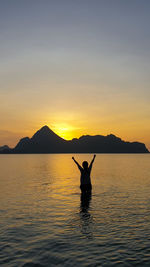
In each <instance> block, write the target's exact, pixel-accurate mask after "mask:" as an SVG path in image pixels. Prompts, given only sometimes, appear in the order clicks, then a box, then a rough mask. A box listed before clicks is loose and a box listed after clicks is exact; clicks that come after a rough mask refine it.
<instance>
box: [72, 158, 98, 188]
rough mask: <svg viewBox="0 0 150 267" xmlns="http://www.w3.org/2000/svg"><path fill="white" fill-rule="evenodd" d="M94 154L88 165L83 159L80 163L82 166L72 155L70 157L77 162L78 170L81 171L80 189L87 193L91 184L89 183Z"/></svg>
mask: <svg viewBox="0 0 150 267" xmlns="http://www.w3.org/2000/svg"><path fill="white" fill-rule="evenodd" d="M95 157H96V155H94V156H93V159H92V161H91V163H90V165H88V162H87V161H83V163H82V167H81V166H80V164H79V163H78V162H77V161H76V160H75V158H74V157H72V159H73V160H74V162H75V163H76V164H77V166H78V168H79V170H80V172H81V177H80V189H81V191H82V192H85V193H89V192H90V191H91V190H92V184H91V177H90V174H91V170H92V166H93V162H94V160H95Z"/></svg>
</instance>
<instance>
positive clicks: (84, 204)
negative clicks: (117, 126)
mask: <svg viewBox="0 0 150 267" xmlns="http://www.w3.org/2000/svg"><path fill="white" fill-rule="evenodd" d="M71 157H72V155H63V154H61V155H60V154H59V155H0V170H1V172H0V211H1V212H0V216H1V220H0V237H1V238H0V240H1V241H0V265H1V266H56V265H60V266H62V265H63V266H77V265H78V266H105V265H106V266H117V265H122V266H128V265H129V266H133V265H139V266H144V265H145V266H148V265H149V264H150V258H149V257H150V249H149V242H150V227H149V226H150V156H149V155H147V154H145V155H144V154H143V155H134V154H132V155H123V154H122V155H116V154H115V155H106V154H102V155H97V158H96V161H95V164H94V166H93V171H92V184H93V192H92V195H88V196H86V197H85V196H83V195H81V193H80V189H79V171H78V169H76V166H75V165H74V163H73V162H72V159H71ZM76 158H77V159H78V160H79V161H80V162H82V161H83V160H84V159H86V160H88V161H89V160H90V159H91V155H83V154H81V155H76Z"/></svg>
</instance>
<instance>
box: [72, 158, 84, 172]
mask: <svg viewBox="0 0 150 267" xmlns="http://www.w3.org/2000/svg"><path fill="white" fill-rule="evenodd" d="M72 159H73V161H74V162H75V164H76V165H77V166H78V168H79V170H82V167H81V166H80V164H79V163H78V162H77V161H76V160H75V158H74V157H72Z"/></svg>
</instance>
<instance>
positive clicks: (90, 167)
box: [89, 155, 96, 169]
mask: <svg viewBox="0 0 150 267" xmlns="http://www.w3.org/2000/svg"><path fill="white" fill-rule="evenodd" d="M95 158H96V155H94V156H93V159H92V161H91V163H90V166H89V169H92V165H93V162H94V160H95Z"/></svg>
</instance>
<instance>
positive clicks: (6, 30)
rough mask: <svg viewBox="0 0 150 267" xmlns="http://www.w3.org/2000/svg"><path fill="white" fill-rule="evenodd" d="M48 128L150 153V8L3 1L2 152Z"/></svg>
mask: <svg viewBox="0 0 150 267" xmlns="http://www.w3.org/2000/svg"><path fill="white" fill-rule="evenodd" d="M44 125H48V126H49V127H50V128H51V129H52V130H53V131H54V132H56V133H57V134H59V135H60V136H61V137H64V138H66V139H72V138H73V137H79V136H81V135H83V134H91V135H95V134H102V135H107V134H110V133H113V134H115V135H117V136H119V137H121V138H122V139H123V140H126V141H140V142H144V143H146V145H147V147H148V148H149V149H150V1H149V0H125V1H123V0H114V1H112V0H22V1H20V0H13V1H12V0H4V1H0V146H1V145H4V144H7V145H9V146H11V147H13V146H15V145H16V144H17V142H18V141H19V139H20V138H22V137H24V136H29V137H31V136H32V135H33V134H34V132H35V131H37V130H38V129H39V128H41V127H42V126H44Z"/></svg>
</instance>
